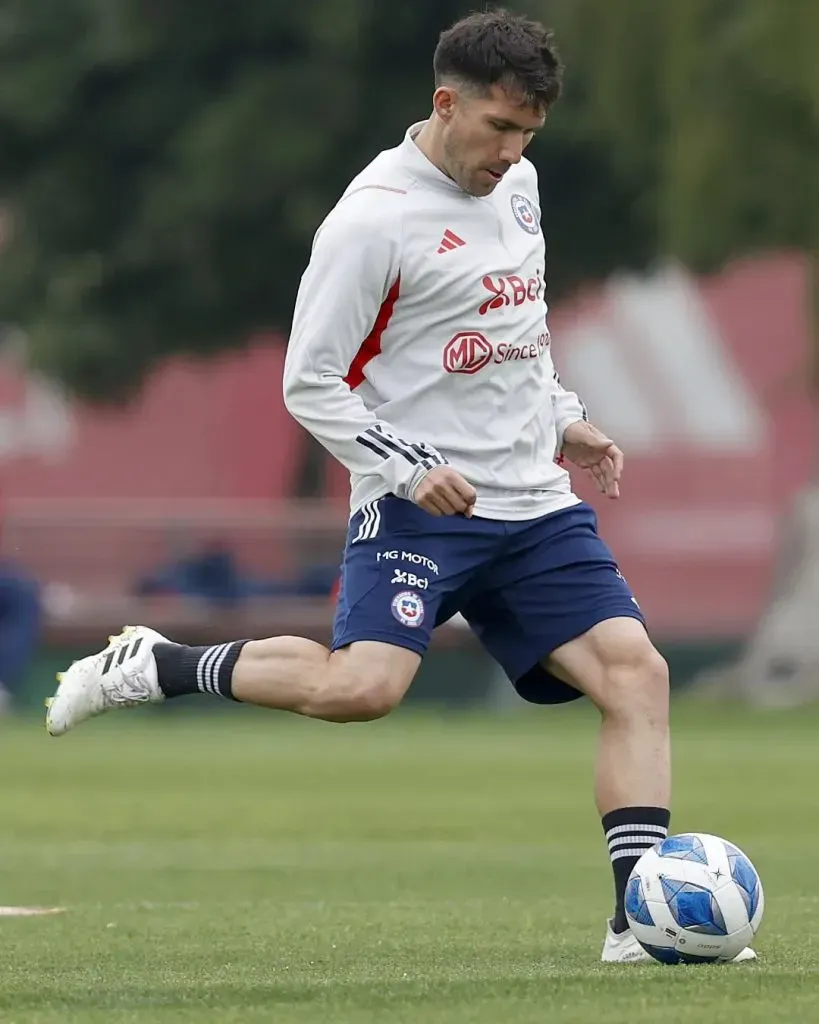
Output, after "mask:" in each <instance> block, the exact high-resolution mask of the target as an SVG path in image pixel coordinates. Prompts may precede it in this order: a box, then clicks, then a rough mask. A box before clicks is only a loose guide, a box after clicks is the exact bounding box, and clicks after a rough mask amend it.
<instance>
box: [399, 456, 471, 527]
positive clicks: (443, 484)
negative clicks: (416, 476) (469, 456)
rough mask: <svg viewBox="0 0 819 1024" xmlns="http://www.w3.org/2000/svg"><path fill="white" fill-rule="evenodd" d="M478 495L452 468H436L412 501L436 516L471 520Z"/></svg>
mask: <svg viewBox="0 0 819 1024" xmlns="http://www.w3.org/2000/svg"><path fill="white" fill-rule="evenodd" d="M476 498H477V494H476V493H475V488H474V487H473V486H472V484H468V483H467V482H466V480H464V478H463V477H462V476H461V474H460V473H457V472H456V471H455V470H454V469H453V468H452V466H436V467H435V469H431V470H430V471H429V473H427V475H426V476H425V477H424V478H423V480H422V481H421V483H420V484H418V486H417V487H416V488H415V493H414V494H413V496H412V500H413V501H414V502H415V504H416V505H420V506H421V508H422V509H424V511H426V512H431V513H432V515H434V516H455V515H459V514H461V515H465V516H466V518H467V519H469V518H470V517H471V515H472V510H473V508H474V507H475V499H476Z"/></svg>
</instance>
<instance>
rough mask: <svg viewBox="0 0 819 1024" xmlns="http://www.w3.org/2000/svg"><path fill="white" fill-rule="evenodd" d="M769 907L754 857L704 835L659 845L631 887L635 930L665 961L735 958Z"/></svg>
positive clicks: (642, 864) (642, 862) (633, 876)
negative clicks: (766, 907) (751, 857)
mask: <svg viewBox="0 0 819 1024" xmlns="http://www.w3.org/2000/svg"><path fill="white" fill-rule="evenodd" d="M764 909H765V898H764V896H763V894H762V883H761V882H760V880H759V875H758V874H757V872H756V869H755V868H754V866H753V864H752V863H751V862H750V860H748V858H747V857H746V856H745V854H744V853H743V852H742V850H740V849H739V848H738V847H736V846H734V845H733V843H729V842H727V841H726V840H725V839H720V838H719V837H718V836H711V835H707V834H706V833H703V832H689V833H685V834H683V835H678V836H669V837H668V838H667V839H664V840H663V841H662V842H661V843H657V845H656V846H653V847H652V848H651V849H650V850H647V851H646V852H645V853H644V854H643V856H642V857H641V858H640V859H639V860H638V861H637V863H636V865H635V866H634V870H633V871H632V872H631V875H630V876H629V880H628V884H627V885H626V917H627V918H628V923H629V925H630V927H631V931H632V933H633V935H634V937H635V938H636V939H637V941H638V942H639V943H640V945H641V946H642V947H643V949H645V950H646V952H648V953H650V954H651V955H652V956H653V957H654V959H655V960H659V961H660V962H661V963H664V964H679V963H713V962H714V961H718V960H732V959H733V958H734V957H735V956H736V955H737V953H739V952H740V950H742V949H744V948H745V946H747V945H749V943H750V941H751V939H752V938H753V937H754V935H755V934H756V932H757V929H758V928H759V925H760V922H761V921H762V914H763V912H764Z"/></svg>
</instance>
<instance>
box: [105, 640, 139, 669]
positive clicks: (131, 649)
mask: <svg viewBox="0 0 819 1024" xmlns="http://www.w3.org/2000/svg"><path fill="white" fill-rule="evenodd" d="M143 639H144V638H143V637H141V636H139V637H137V638H136V640H134V642H133V643H124V644H123V645H122V646H121V647H120V648H119V650H117V649H116V647H115V648H114V649H113V650H110V651H109V652H108V654H107V655H106V658H105V662H104V664H103V666H102V668H101V669H100V675H103V676H104V675H107V673H108V672H110V671H111V668H112V667H113V664H114V658H116V659H117V666H120V665H121V664H122V663H123V662H124V661H125V660H126V659H127V658H135V657H136V656H137V652H138V651H139V649H140V647H141V646H142V641H143Z"/></svg>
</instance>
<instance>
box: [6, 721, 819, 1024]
mask: <svg viewBox="0 0 819 1024" xmlns="http://www.w3.org/2000/svg"><path fill="white" fill-rule="evenodd" d="M674 717H675V735H676V745H675V784H676V795H675V802H674V810H675V818H674V827H675V831H685V830H700V831H713V832H716V833H718V834H722V835H724V836H726V837H729V838H731V839H732V840H734V841H735V842H737V843H738V844H739V845H740V846H742V847H744V848H745V850H746V852H747V853H748V854H749V855H750V856H751V858H752V859H753V860H754V861H755V863H756V865H757V867H758V869H759V870H760V873H761V875H762V879H763V882H764V885H765V890H766V897H767V912H766V917H765V920H764V922H763V926H762V930H761V932H760V935H759V940H758V943H757V948H758V950H759V953H760V961H759V962H758V963H757V964H752V965H744V966H737V967H730V966H703V967H677V968H669V967H663V966H661V965H659V964H650V965H645V966H636V967H635V966H624V967H617V966H613V965H603V964H600V963H599V962H598V957H599V952H600V945H601V943H602V938H603V927H604V919H605V917H606V915H607V913H608V912H609V910H610V904H611V877H610V869H609V866H608V862H607V857H606V851H605V845H604V842H603V837H602V832H601V829H600V825H599V821H598V820H597V817H596V814H595V810H594V806H593V803H592V799H591V791H590V776H591V759H592V751H593V738H594V719H593V717H592V716H591V714H590V712H589V711H588V710H586V709H579V708H563V709H557V710H551V711H548V710H543V711H534V712H532V713H527V714H524V715H522V716H508V717H503V718H491V717H488V716H487V717H474V716H473V717H468V718H464V717H456V716H441V717H435V716H427V717H424V716H420V715H418V714H416V713H412V714H410V713H408V712H407V713H404V714H403V715H402V714H400V713H399V715H398V716H396V717H395V718H393V719H391V720H386V721H384V722H379V723H375V724H371V725H359V726H347V727H339V726H331V725H324V724H322V723H313V722H307V721H303V720H299V719H296V718H288V717H286V716H276V715H274V714H263V713H257V712H254V711H250V710H249V709H244V708H237V709H235V711H233V712H231V713H226V714H224V715H217V714H214V715H209V716H187V715H185V714H183V713H179V712H177V713H172V712H171V713H166V714H162V713H160V714H151V713H150V712H147V713H146V712H127V713H126V712H121V713H119V714H117V715H111V716H108V717H107V718H103V719H100V720H99V721H95V722H91V723H89V724H87V725H86V726H84V727H82V728H81V729H79V730H77V732H75V733H72V734H70V735H68V736H66V737H63V738H61V739H58V740H55V739H50V738H48V737H47V736H46V734H45V731H44V730H43V728H42V723H41V721H39V720H37V721H35V720H29V719H22V720H19V721H10V722H8V723H4V724H3V725H2V727H0V750H2V777H3V825H4V827H3V832H2V842H1V843H0V864H2V874H1V875H0V884H1V885H2V891H1V892H0V903H3V904H23V905H27V904H41V905H60V906H64V907H66V908H67V911H66V913H65V914H63V915H61V916H58V917H50V918H31V919H1V920H0V930H1V931H2V935H3V983H2V985H0V1021H2V1022H3V1024H17V1022H26V1024H29V1022H31V1024H56V1022H78V1024H79V1022H82V1024H97V1022H99V1024H102V1022H105V1024H120V1022H125V1021H129V1022H130V1021H138V1022H140V1024H149V1022H151V1024H153V1022H171V1021H173V1022H176V1021H180V1022H182V1021H186V1022H187V1021H190V1022H193V1021H197V1022H198V1021H225V1022H229V1021H230V1022H233V1021H235V1022H242V1024H249V1022H257V1021H269V1022H276V1024H278V1022H282V1024H287V1022H291V1021H292V1022H294V1024H308V1022H310V1024H312V1022H324V1024H326V1022H332V1024H335V1022H338V1024H391V1022H399V1021H400V1022H413V1024H414V1022H418V1024H467V1022H469V1024H502V1022H505V1021H510V1022H514V1024H529V1022H532V1024H535V1022H537V1024H543V1022H560V1024H564V1022H565V1024H569V1022H573V1024H574V1022H577V1024H579V1022H587V1021H588V1022H598V1021H599V1022H605V1024H648V1022H652V1024H654V1022H658V1021H662V1022H664V1024H676V1022H686V1024H687V1022H689V1021H691V1020H693V1019H695V1014H698V1015H699V1019H703V1017H702V1015H703V1014H704V1013H706V1014H708V1017H707V1018H705V1019H707V1020H709V1021H710V1020H717V1019H721V1020H724V1021H726V1022H731V1024H733V1022H740V1021H741V1022H743V1024H746V1022H748V1024H750V1022H759V1024H763V1022H764V1024H771V1022H778V1021H782V1022H786V1021H787V1022H788V1024H796V1022H803V1021H804V1022H815V1021H819V975H818V974H817V952H819V941H817V930H818V929H817V924H816V915H817V909H818V908H819V893H817V890H816V888H815V882H816V877H817V876H816V875H815V873H814V872H815V868H816V862H817V857H816V851H817V804H818V803H819V798H818V797H817V795H816V779H817V760H819V758H817V733H818V732H819V713H817V712H816V711H809V712H805V711H798V712H769V713H753V712H749V711H745V710H738V709H732V708H724V707H721V706H712V705H710V704H692V703H690V702H681V701H678V702H677V704H676V706H675V716H674Z"/></svg>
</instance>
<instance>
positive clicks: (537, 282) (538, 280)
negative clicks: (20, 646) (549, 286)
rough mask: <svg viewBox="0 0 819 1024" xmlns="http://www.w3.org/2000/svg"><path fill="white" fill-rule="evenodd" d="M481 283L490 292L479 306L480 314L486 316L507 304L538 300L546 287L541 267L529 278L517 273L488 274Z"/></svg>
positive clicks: (520, 304) (517, 304)
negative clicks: (493, 275) (503, 274)
mask: <svg viewBox="0 0 819 1024" xmlns="http://www.w3.org/2000/svg"><path fill="white" fill-rule="evenodd" d="M481 284H482V285H483V286H484V288H485V289H486V290H487V291H488V292H489V298H486V299H484V301H483V302H482V303H481V304H480V306H478V316H486V314H487V313H489V312H491V311H492V310H493V309H503V308H504V307H505V306H522V305H523V304H524V302H537V301H538V300H539V299H542V298H543V292H544V288H545V285H544V281H543V274H542V272H541V270H540V268H539V267H538V269H537V270H536V271H535V276H534V277H530V278H528V279H524V278H522V277H518V275H517V274H509V275H508V276H500V277H492V275H491V274H487V275H486V276H485V277H484V278H483V279H482V281H481Z"/></svg>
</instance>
